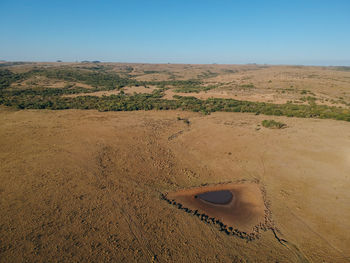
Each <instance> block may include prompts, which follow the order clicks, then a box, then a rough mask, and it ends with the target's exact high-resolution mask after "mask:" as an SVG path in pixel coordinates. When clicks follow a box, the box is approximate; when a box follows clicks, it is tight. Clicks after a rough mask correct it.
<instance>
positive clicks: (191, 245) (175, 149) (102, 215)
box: [0, 108, 350, 262]
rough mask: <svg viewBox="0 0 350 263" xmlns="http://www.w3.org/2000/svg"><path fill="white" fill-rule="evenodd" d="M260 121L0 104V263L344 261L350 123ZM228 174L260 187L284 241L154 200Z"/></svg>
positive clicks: (348, 232)
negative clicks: (279, 125) (275, 125)
mask: <svg viewBox="0 0 350 263" xmlns="http://www.w3.org/2000/svg"><path fill="white" fill-rule="evenodd" d="M178 117H180V118H178ZM183 119H188V121H189V122H185V121H183ZM264 119H272V118H271V117H267V116H263V115H252V114H247V113H245V114H241V113H212V114H211V115H208V116H205V115H201V114H199V113H190V112H183V111H148V112H144V111H137V112H97V111H79V110H65V111H47V110H23V111H17V110H11V109H7V108H1V109H0V123H1V125H0V148H1V152H0V163H1V166H0V182H1V183H0V200H1V202H0V261H1V262H23V261H39V262H40V261H49V262H56V261H69V262H78V261H80V262H87V261H94V262H98V261H119V262H120V261H125V262H133V261H139V262H152V261H155V262H156V261H159V262H190V261H192V262H199V261H202V262H203V261H211V262H214V261H215V262H232V261H233V262H306V261H309V262H349V259H350V254H349V249H348V248H349V246H350V243H349V242H350V241H349V236H350V210H349V200H350V192H349V187H350V172H349V171H350V150H349V149H350V126H349V123H348V122H343V121H334V120H316V119H298V118H287V117H273V119H275V120H277V121H281V122H283V123H286V124H287V128H285V129H280V130H279V129H275V130H274V129H267V128H263V127H261V126H260V124H261V121H262V120H264ZM240 180H247V181H254V182H259V184H261V185H262V186H263V187H264V189H265V191H266V193H265V195H266V200H267V201H268V203H269V207H270V210H271V216H272V219H273V221H274V223H275V225H276V229H278V232H276V233H277V235H278V237H279V238H283V239H284V240H286V241H288V245H283V244H281V242H279V241H278V239H277V238H276V237H275V235H274V233H273V232H272V231H264V232H262V233H261V236H260V238H259V239H257V240H254V241H251V242H247V241H246V240H244V239H241V238H239V237H236V236H231V235H227V234H225V233H224V232H220V231H219V230H218V228H217V227H216V226H214V225H211V224H206V223H204V222H202V221H201V220H199V219H198V217H196V216H193V215H189V214H188V213H185V212H183V211H181V210H179V209H177V208H176V207H175V206H173V205H169V204H168V203H167V202H165V201H164V200H162V198H161V195H162V193H166V192H175V191H178V190H181V189H188V188H191V187H198V186H200V185H202V184H209V185H210V184H217V183H223V182H236V181H240Z"/></svg>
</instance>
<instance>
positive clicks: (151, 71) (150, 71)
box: [143, 70, 159, 74]
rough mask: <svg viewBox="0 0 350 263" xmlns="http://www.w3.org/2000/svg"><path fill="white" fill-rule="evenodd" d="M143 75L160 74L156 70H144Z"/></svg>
mask: <svg viewBox="0 0 350 263" xmlns="http://www.w3.org/2000/svg"><path fill="white" fill-rule="evenodd" d="M143 73H145V74H154V73H159V71H156V70H144V71H143Z"/></svg>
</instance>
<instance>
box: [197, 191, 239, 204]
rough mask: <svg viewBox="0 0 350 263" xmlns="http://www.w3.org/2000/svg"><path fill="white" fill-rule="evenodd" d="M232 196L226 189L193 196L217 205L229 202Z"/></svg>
mask: <svg viewBox="0 0 350 263" xmlns="http://www.w3.org/2000/svg"><path fill="white" fill-rule="evenodd" d="M232 197H233V196H232V193H231V192H230V191H228V190H221V191H212V192H206V193H203V194H199V195H196V196H195V198H199V199H202V200H204V201H207V202H209V203H213V204H218V205H224V204H227V203H229V202H230V201H231V200H232Z"/></svg>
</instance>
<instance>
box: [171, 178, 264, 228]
mask: <svg viewBox="0 0 350 263" xmlns="http://www.w3.org/2000/svg"><path fill="white" fill-rule="evenodd" d="M165 196H166V198H167V199H168V200H170V201H172V202H175V203H176V204H177V205H180V207H183V208H186V209H189V210H191V211H196V213H197V214H204V215H206V216H208V217H209V218H214V219H215V220H219V221H220V222H222V223H223V224H225V225H227V226H228V227H229V226H231V227H234V228H238V229H239V230H240V231H245V232H247V233H251V232H253V231H254V230H253V229H254V227H255V226H257V225H259V224H264V222H265V210H266V207H265V203H264V198H263V194H262V191H261V189H260V187H259V185H258V184H256V183H227V184H218V185H212V186H201V187H196V188H191V189H182V190H178V191H176V192H171V193H167V194H166V195H165Z"/></svg>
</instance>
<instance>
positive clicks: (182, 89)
mask: <svg viewBox="0 0 350 263" xmlns="http://www.w3.org/2000/svg"><path fill="white" fill-rule="evenodd" d="M215 88H217V86H214V85H210V86H198V85H190V86H181V87H178V88H176V89H175V90H174V91H175V92H183V93H192V92H194V93H199V92H201V91H208V90H211V89H215Z"/></svg>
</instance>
